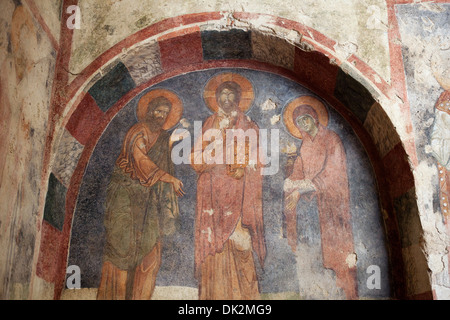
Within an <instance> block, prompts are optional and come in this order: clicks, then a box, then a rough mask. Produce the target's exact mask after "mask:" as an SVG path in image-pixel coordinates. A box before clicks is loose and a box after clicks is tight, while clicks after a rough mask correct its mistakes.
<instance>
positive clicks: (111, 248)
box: [97, 97, 184, 300]
mask: <svg viewBox="0 0 450 320" xmlns="http://www.w3.org/2000/svg"><path fill="white" fill-rule="evenodd" d="M170 109H171V102H170V101H169V100H168V99H165V97H158V98H155V99H154V100H153V101H151V102H150V103H149V105H148V112H147V115H146V117H145V118H144V119H143V120H142V121H139V122H138V123H137V124H135V125H134V126H133V127H131V129H130V130H129V131H128V132H127V135H126V137H125V141H124V143H123V146H122V151H121V153H120V155H119V157H118V158H117V160H116V165H115V167H114V171H113V174H112V177H111V181H110V183H109V185H108V188H107V198H106V212H105V219H104V224H105V230H106V244H105V250H104V262H103V267H102V276H101V281H100V286H99V288H98V293H97V299H102V300H105V299H108V300H122V299H133V300H143V299H146V300H147V299H150V298H151V296H152V294H153V291H154V288H155V281H156V275H157V273H158V271H159V267H160V264H161V237H162V236H164V235H165V234H169V233H172V232H173V231H174V226H175V225H174V221H175V219H176V218H177V217H178V214H179V209H178V201H177V195H179V196H181V195H183V192H184V191H183V190H182V186H183V184H182V182H181V181H180V180H178V179H177V178H175V177H174V176H173V174H174V167H173V163H172V162H171V158H170V135H169V134H168V133H167V131H165V130H163V129H162V127H163V125H164V123H165V121H166V118H167V116H168V114H169V112H170Z"/></svg>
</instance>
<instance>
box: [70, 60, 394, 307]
mask: <svg viewBox="0 0 450 320" xmlns="http://www.w3.org/2000/svg"><path fill="white" fill-rule="evenodd" d="M161 96H162V97H163V98H164V99H163V98H160V97H161ZM318 106H320V107H318ZM299 107H300V108H299ZM308 108H309V109H308ZM307 109H308V110H309V112H306V111H307ZM311 110H312V111H311ZM304 116H309V117H310V118H311V119H308V118H305V117H304ZM237 133H243V134H244V139H243V140H239V135H238V134H237ZM234 134H236V136H233V135H234ZM230 135H231V136H232V139H229V136H230ZM240 142H242V143H240ZM175 157H178V158H177V159H183V161H181V162H180V161H174V159H175ZM230 160H232V163H230ZM241 160H242V161H241ZM273 165H276V170H272V171H266V173H265V174H264V173H263V172H264V170H263V169H267V168H268V167H271V166H273ZM267 172H269V173H267ZM288 189H289V190H288ZM292 199H294V201H292ZM384 239H385V238H384V231H383V227H382V217H381V214H380V208H379V204H378V196H377V190H376V184H375V180H374V176H373V172H372V168H371V165H370V161H369V159H368V156H367V154H366V152H365V150H364V148H363V147H362V146H361V144H360V142H359V140H358V139H357V138H356V136H355V134H354V132H353V131H352V129H351V127H350V126H349V125H348V124H347V123H346V122H345V121H344V120H343V118H342V117H341V116H340V115H339V114H338V113H337V112H336V111H335V110H334V109H333V108H331V107H330V106H329V105H327V103H326V102H325V101H323V100H321V99H320V97H317V96H316V95H314V94H313V93H312V92H310V91H309V90H307V89H306V88H304V87H302V86H301V85H299V84H297V83H295V82H293V81H292V80H289V79H287V78H284V77H281V76H278V75H275V74H272V73H267V72H263V71H255V70H250V69H232V68H228V69H225V68H222V69H208V70H203V71H195V72H188V73H186V74H182V75H179V76H175V77H172V78H169V79H167V80H164V81H162V82H160V83H158V84H155V85H153V86H151V87H149V88H147V89H146V90H144V91H143V92H142V93H140V94H138V95H137V96H136V97H135V98H133V99H132V100H130V101H129V102H128V103H127V104H126V105H125V106H124V107H123V108H122V109H121V110H120V111H119V112H118V113H117V114H116V115H115V117H114V118H113V119H112V121H111V122H110V124H109V125H108V127H107V128H106V129H105V131H104V132H103V134H102V136H101V138H100V139H99V140H98V142H97V144H96V147H95V149H94V151H93V154H92V156H91V158H90V160H89V163H88V165H87V168H86V171H85V174H84V177H83V181H82V184H81V186H80V195H79V198H78V203H77V207H76V212H75V214H74V222H73V232H72V239H71V246H70V252H69V261H68V264H70V265H78V266H80V268H81V270H83V277H82V279H81V280H82V287H83V288H93V289H95V290H96V292H97V297H98V298H99V299H173V298H177V297H180V296H182V297H188V298H190V299H287V298H290V299H292V298H294V299H308V298H313V299H357V298H365V297H367V298H376V297H381V298H386V297H389V296H390V294H391V293H390V290H391V289H390V283H389V271H388V258H387V252H386V249H385V243H384V241H385V240H384ZM373 265H376V266H378V267H379V268H380V270H381V271H380V274H379V276H380V277H379V279H378V280H379V284H380V286H379V288H377V289H374V288H370V287H368V286H367V278H368V276H369V275H368V274H367V272H366V270H367V268H368V267H369V266H373ZM181 293H182V294H181Z"/></svg>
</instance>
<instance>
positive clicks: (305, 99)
mask: <svg viewBox="0 0 450 320" xmlns="http://www.w3.org/2000/svg"><path fill="white" fill-rule="evenodd" d="M301 105H308V106H310V107H311V108H313V109H314V110H315V111H316V112H317V116H318V117H319V123H320V124H321V125H322V126H324V127H326V126H327V125H328V118H329V116H328V111H327V109H326V108H325V106H324V104H323V103H322V102H320V101H319V100H317V99H316V98H314V97H311V96H301V97H298V98H296V99H294V100H293V101H291V102H290V103H289V104H288V105H287V106H286V108H285V109H284V111H283V121H284V124H285V125H286V128H287V129H288V131H289V132H290V133H291V134H292V135H293V136H294V137H296V138H299V139H302V133H301V132H300V130H299V129H298V127H297V126H296V125H295V122H294V121H295V119H293V114H294V111H295V109H297V107H299V106H301Z"/></svg>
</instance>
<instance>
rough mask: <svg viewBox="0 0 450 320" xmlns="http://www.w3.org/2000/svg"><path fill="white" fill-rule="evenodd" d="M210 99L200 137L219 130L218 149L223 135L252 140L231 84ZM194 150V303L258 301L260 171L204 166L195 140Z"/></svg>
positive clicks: (262, 244)
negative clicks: (212, 108) (212, 109)
mask: <svg viewBox="0 0 450 320" xmlns="http://www.w3.org/2000/svg"><path fill="white" fill-rule="evenodd" d="M216 97H217V102H218V104H219V106H220V108H219V110H218V112H216V113H215V114H213V115H212V116H210V117H209V118H207V119H206V121H205V123H204V125H203V128H202V129H203V130H202V131H203V133H205V132H206V131H207V130H208V129H217V130H220V132H221V134H222V135H223V141H222V142H223V144H225V143H226V138H225V134H226V130H227V129H242V130H244V131H246V130H248V129H251V130H254V131H255V133H256V134H257V135H258V132H259V131H258V126H257V125H256V124H255V123H254V122H253V121H251V120H250V119H249V118H248V117H247V116H246V115H245V114H244V113H243V112H242V111H241V110H240V109H239V107H238V105H239V99H240V87H239V85H238V84H237V83H235V82H231V81H228V82H224V83H223V84H222V85H220V86H219V87H218V88H217V90H216ZM196 144H201V145H197V147H195V146H194V153H193V159H192V161H191V165H192V167H193V168H194V169H195V170H196V172H197V173H198V181H197V209H196V211H197V214H196V225H195V276H196V278H197V279H198V281H199V299H206V300H213V299H214V300H217V299H227V300H231V299H246V300H247V299H259V298H260V292H259V288H258V279H257V274H256V268H255V262H254V259H253V252H255V253H256V255H257V257H259V262H260V264H261V265H263V262H264V258H265V254H266V248H265V242H264V224H263V214H262V176H261V173H260V166H259V165H258V163H254V164H253V165H251V164H250V163H248V161H247V162H246V163H245V164H244V165H242V164H241V165H230V164H226V163H225V162H226V161H225V160H224V163H223V164H217V163H210V164H207V163H205V162H204V161H203V160H204V158H203V157H204V151H205V148H206V144H205V143H202V141H201V139H199V140H198V141H197V142H196ZM221 147H222V145H221ZM197 148H198V149H197ZM248 148H250V147H249V146H248V144H246V149H247V151H248ZM195 150H200V152H196V151H195ZM223 155H224V156H225V152H224V154H223Z"/></svg>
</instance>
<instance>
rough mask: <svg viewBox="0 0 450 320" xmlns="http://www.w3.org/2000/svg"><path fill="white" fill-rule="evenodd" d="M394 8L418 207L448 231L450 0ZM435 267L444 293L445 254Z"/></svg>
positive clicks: (437, 280)
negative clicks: (411, 134)
mask: <svg viewBox="0 0 450 320" xmlns="http://www.w3.org/2000/svg"><path fill="white" fill-rule="evenodd" d="M397 12H398V13H397V15H398V18H399V30H400V32H401V37H402V43H403V46H402V54H403V57H404V62H405V71H406V72H405V73H406V80H407V89H408V98H409V101H410V105H411V114H412V122H413V127H414V135H415V140H416V148H417V157H418V160H419V166H418V168H417V169H416V171H417V172H418V176H421V177H424V178H423V179H419V180H418V183H420V184H421V185H422V188H421V190H423V192H424V194H425V196H426V198H427V199H428V200H427V201H424V203H423V204H422V207H421V208H420V209H421V212H424V213H425V215H426V217H427V218H426V219H427V220H429V221H430V222H431V221H433V222H432V223H434V224H435V225H437V226H442V225H443V224H445V225H446V227H447V230H448V217H449V208H448V206H449V203H448V195H449V186H450V180H449V156H450V147H449V144H448V142H449V141H450V136H449V134H450V130H449V127H450V118H449V112H450V109H449V107H450V93H449V90H450V42H449V40H450V37H449V35H448V21H449V18H450V4H448V3H433V4H431V3H430V4H423V5H413V4H410V5H399V6H397ZM444 228H445V227H443V229H444ZM444 232H445V231H444ZM434 271H435V273H436V276H435V277H436V280H435V285H434V290H435V292H436V295H437V296H438V297H440V296H441V295H444V297H445V288H446V287H448V285H449V283H450V279H449V272H448V258H446V259H444V257H443V259H442V264H441V268H439V269H436V270H434ZM440 287H441V288H442V289H443V291H441V289H439V288H440Z"/></svg>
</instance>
